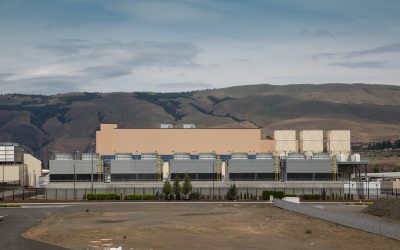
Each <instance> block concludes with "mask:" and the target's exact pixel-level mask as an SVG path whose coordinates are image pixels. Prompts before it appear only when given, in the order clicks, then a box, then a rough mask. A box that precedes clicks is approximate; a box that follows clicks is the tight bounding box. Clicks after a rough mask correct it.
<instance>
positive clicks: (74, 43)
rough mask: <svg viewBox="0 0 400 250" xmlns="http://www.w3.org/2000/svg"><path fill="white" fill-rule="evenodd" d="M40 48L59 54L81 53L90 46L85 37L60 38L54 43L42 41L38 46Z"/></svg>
mask: <svg viewBox="0 0 400 250" xmlns="http://www.w3.org/2000/svg"><path fill="white" fill-rule="evenodd" d="M37 48H39V49H43V50H50V51H53V52H54V53H56V54H57V55H64V56H67V55H73V54H79V53H80V52H81V51H82V50H84V49H89V48H90V46H89V45H88V44H87V41H86V40H83V39H60V40H57V41H55V42H52V43H42V44H39V45H38V46H37Z"/></svg>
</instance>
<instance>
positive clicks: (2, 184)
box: [1, 146, 7, 201]
mask: <svg viewBox="0 0 400 250" xmlns="http://www.w3.org/2000/svg"><path fill="white" fill-rule="evenodd" d="M6 148H7V147H6V146H4V162H3V181H2V182H1V187H2V188H1V189H2V190H1V191H2V194H3V201H4V165H6V162H7V161H6Z"/></svg>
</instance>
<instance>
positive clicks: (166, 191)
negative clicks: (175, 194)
mask: <svg viewBox="0 0 400 250" xmlns="http://www.w3.org/2000/svg"><path fill="white" fill-rule="evenodd" d="M171 190H172V187H171V183H170V182H169V181H168V180H166V181H165V182H164V186H163V189H162V192H163V194H164V199H168V197H169V196H170V195H171Z"/></svg>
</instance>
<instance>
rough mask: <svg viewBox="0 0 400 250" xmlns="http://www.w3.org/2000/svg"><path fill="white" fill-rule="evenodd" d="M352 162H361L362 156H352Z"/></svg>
mask: <svg viewBox="0 0 400 250" xmlns="http://www.w3.org/2000/svg"><path fill="white" fill-rule="evenodd" d="M351 161H355V162H359V161H361V156H360V154H353V155H351Z"/></svg>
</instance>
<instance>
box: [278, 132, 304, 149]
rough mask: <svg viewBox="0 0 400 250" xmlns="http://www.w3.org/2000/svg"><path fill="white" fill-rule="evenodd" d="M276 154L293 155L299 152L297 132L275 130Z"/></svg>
mask: <svg viewBox="0 0 400 250" xmlns="http://www.w3.org/2000/svg"><path fill="white" fill-rule="evenodd" d="M274 139H275V152H277V153H281V152H283V153H286V154H287V153H292V152H298V151H299V149H298V141H297V140H296V130H275V131H274Z"/></svg>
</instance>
